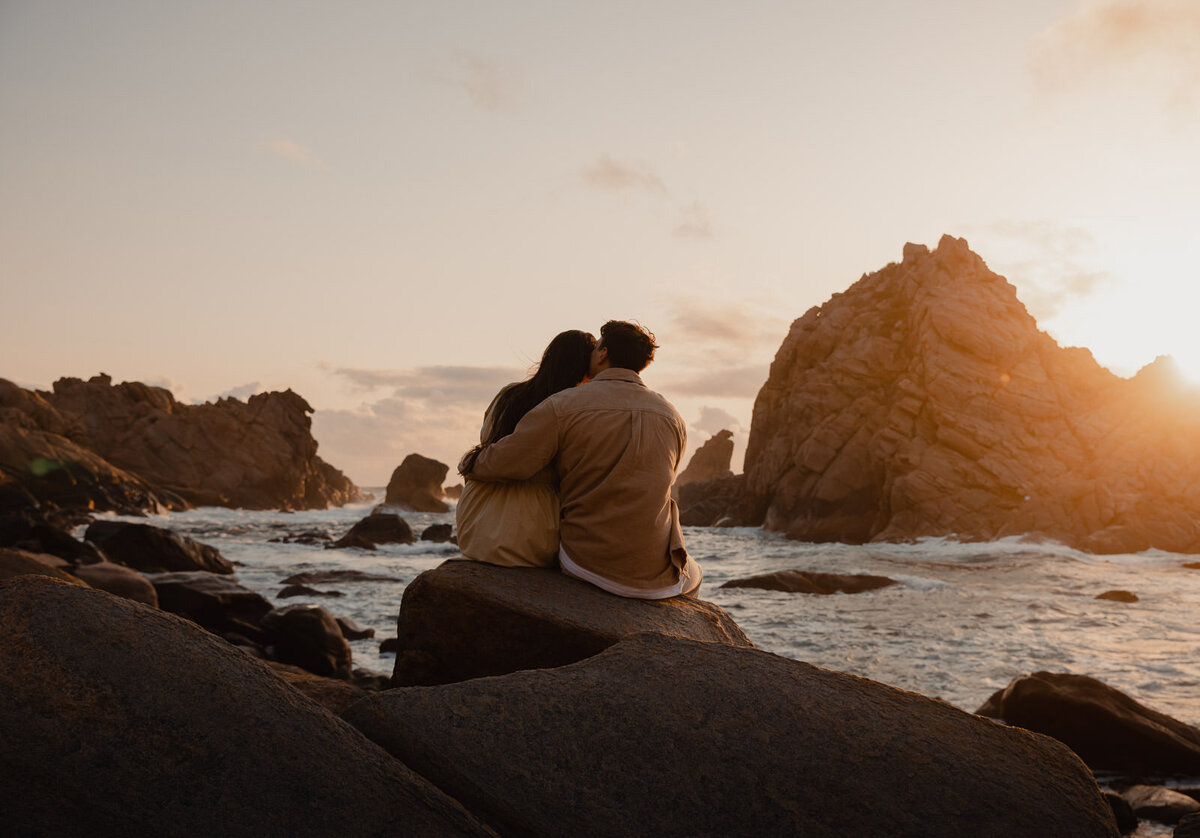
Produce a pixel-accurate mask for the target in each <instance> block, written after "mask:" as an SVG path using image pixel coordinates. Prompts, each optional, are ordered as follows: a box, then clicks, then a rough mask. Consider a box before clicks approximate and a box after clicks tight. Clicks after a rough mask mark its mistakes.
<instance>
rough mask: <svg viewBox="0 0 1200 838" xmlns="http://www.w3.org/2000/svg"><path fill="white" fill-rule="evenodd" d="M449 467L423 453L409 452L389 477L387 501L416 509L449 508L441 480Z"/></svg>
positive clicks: (423, 510) (390, 504)
mask: <svg viewBox="0 0 1200 838" xmlns="http://www.w3.org/2000/svg"><path fill="white" fill-rule="evenodd" d="M449 471H450V467H449V466H448V465H446V464H445V463H439V462H438V461H437V460H431V459H430V458H429V457H422V456H421V455H420V454H409V455H408V456H407V457H405V458H404V462H402V463H400V465H398V466H396V470H395V471H393V472H392V479H391V480H389V481H388V485H387V495H386V498H385V500H384V503H385V504H386V505H388V506H399V507H402V508H404V509H411V510H412V511H414V512H447V511H449V509H450V505H449V504H448V503H446V500H445V497H446V493H445V492H444V491H443V490H442V484H443V483H444V482H445V481H446V474H447V472H449Z"/></svg>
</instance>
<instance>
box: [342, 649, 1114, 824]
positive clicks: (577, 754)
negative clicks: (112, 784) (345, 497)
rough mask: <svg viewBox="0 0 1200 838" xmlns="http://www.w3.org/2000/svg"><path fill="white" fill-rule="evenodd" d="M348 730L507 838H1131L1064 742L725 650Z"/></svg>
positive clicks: (376, 701) (573, 675)
mask: <svg viewBox="0 0 1200 838" xmlns="http://www.w3.org/2000/svg"><path fill="white" fill-rule="evenodd" d="M343 718H345V719H346V720H347V721H349V722H350V723H351V724H353V725H354V726H355V727H357V728H358V729H359V730H361V731H363V732H364V733H365V734H366V735H367V736H368V737H369V738H371V739H373V740H374V741H376V742H378V743H379V744H381V745H383V746H384V747H385V748H386V749H387V750H388V751H389V752H391V753H392V754H394V755H396V756H397V757H399V758H400V759H402V760H404V761H405V762H406V763H407V764H409V765H411V766H413V768H414V769H416V770H417V771H419V772H420V773H421V774H422V775H423V776H426V777H429V778H430V779H431V780H432V781H433V782H434V783H435V784H437V785H438V786H439V787H440V788H442V789H444V790H446V791H447V793H449V794H451V795H453V796H455V797H456V799H458V800H460V801H462V802H463V803H464V805H466V806H467V807H468V808H470V809H471V810H472V811H475V812H477V813H479V814H480V815H481V816H483V817H485V818H486V819H488V820H489V822H491V823H494V824H496V825H497V828H498V829H499V830H500V831H502V832H504V833H506V834H514V835H529V836H556V837H557V836H560V835H562V834H563V833H564V824H569V825H570V826H569V829H567V830H566V831H567V832H569V833H570V834H571V835H572V836H579V837H580V838H584V837H586V836H612V835H656V836H689V838H693V837H694V836H742V835H744V836H762V835H805V836H848V835H854V836H859V835H861V836H870V835H889V836H914V838H915V836H922V838H930V836H935V837H937V836H947V838H950V836H953V838H962V836H966V835H970V836H997V838H999V836H1004V838H1011V836H1017V835H1022V836H1065V835H1070V836H1072V837H1073V838H1083V837H1084V836H1115V835H1116V834H1117V832H1116V827H1115V824H1114V822H1113V816H1112V812H1111V810H1110V809H1109V806H1108V804H1107V803H1105V802H1104V800H1103V799H1102V797H1101V796H1100V792H1099V790H1098V789H1097V788H1096V784H1095V781H1094V780H1093V779H1092V776H1091V774H1090V773H1089V772H1088V770H1087V768H1086V767H1085V766H1084V765H1083V764H1082V763H1081V762H1080V761H1079V760H1078V758H1076V757H1075V755H1074V754H1072V753H1071V752H1070V751H1069V750H1068V749H1067V748H1065V747H1063V746H1062V745H1060V744H1059V743H1057V742H1054V741H1053V740H1051V739H1048V738H1046V737H1042V736H1037V735H1034V734H1031V733H1028V732H1027V731H1022V730H1019V729H1015V728H1006V727H1003V726H1001V725H997V724H994V723H992V722H989V721H987V720H985V719H980V718H978V717H976V716H971V715H970V714H967V713H963V712H961V711H959V710H957V709H955V708H953V707H951V706H950V705H948V704H944V703H942V702H939V701H934V700H932V699H928V698H924V697H923V696H919V695H916V694H915V693H906V692H902V691H900V690H896V689H894V688H891V687H887V686H884V685H882V684H876V683H873V682H871V681H867V680H864V679H860V678H856V677H853V676H850V675H844V674H841V673H837V672H830V671H828V670H823V669H818V668H816V667H813V666H810V665H808V664H804V663H800V662H798V661H793V660H788V659H786V658H782V657H779V656H776V655H771V654H768V653H766V652H761V651H759V650H757V649H751V648H745V647H734V646H729V645H726V644H722V643H700V642H696V641H692V640H686V639H682V638H678V637H668V636H665V635H661V634H643V635H638V636H636V637H632V638H627V639H625V640H623V641H621V642H619V643H617V644H616V645H614V646H612V647H611V648H609V649H608V650H606V651H604V652H602V653H600V654H599V655H596V656H595V657H593V658H590V659H588V660H585V661H581V662H579V663H577V664H574V665H571V666H565V667H562V668H560V669H552V670H539V671H529V672H516V673H513V674H510V675H506V676H503V677H498V678H481V679H476V680H472V681H465V682H462V683H457V684H451V685H443V686H438V687H426V688H410V689H393V690H389V691H387V692H385V693H380V694H378V695H374V696H368V697H367V698H365V699H363V700H362V701H360V702H359V703H357V704H355V705H354V706H352V707H351V708H350V709H349V710H347V711H346V712H345V713H344V714H343ZM497 755H503V756H502V757H501V758H498V757H497Z"/></svg>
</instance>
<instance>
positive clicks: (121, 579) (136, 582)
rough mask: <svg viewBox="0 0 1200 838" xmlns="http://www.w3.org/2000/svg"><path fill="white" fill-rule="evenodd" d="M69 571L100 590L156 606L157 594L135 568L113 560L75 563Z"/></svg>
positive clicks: (147, 580)
mask: <svg viewBox="0 0 1200 838" xmlns="http://www.w3.org/2000/svg"><path fill="white" fill-rule="evenodd" d="M71 573H73V574H74V575H75V576H78V577H79V578H80V579H82V580H83V581H84V582H87V583H88V584H89V585H91V586H92V587H93V588H96V589H97V590H100V591H108V592H109V593H110V594H115V595H117V596H123V597H125V598H126V599H132V600H134V601H135V602H144V603H145V604H146V605H153V606H154V607H156V608H157V607H158V594H157V593H155V591H154V586H153V585H152V584H150V580H149V579H147V578H146V577H145V576H142V574H140V573H138V572H137V571H135V570H130V569H129V568H127V567H125V566H124V565H119V564H114V563H113V562H96V563H95V564H81V565H75V566H74V567H72V568H71Z"/></svg>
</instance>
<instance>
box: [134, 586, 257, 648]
mask: <svg viewBox="0 0 1200 838" xmlns="http://www.w3.org/2000/svg"><path fill="white" fill-rule="evenodd" d="M146 578H147V579H148V580H149V581H150V584H152V585H153V586H154V591H155V593H156V594H157V595H158V606H159V608H161V609H163V610H164V611H170V612H171V613H172V614H178V615H179V616H181V617H186V618H187V619H189V620H191V621H192V622H194V623H196V624H198V625H200V626H202V627H203V628H206V629H208V630H209V631H211V632H212V633H213V634H218V635H225V634H226V633H229V632H235V633H237V634H240V635H243V636H245V637H248V638H250V639H251V640H253V641H254V642H256V643H262V642H264V640H265V635H264V634H263V631H262V628H261V626H260V622H261V621H262V618H263V616H265V615H266V614H267V612H269V611H270V610H271V608H272V606H271V603H270V602H268V601H267V600H266V599H265V598H264V597H262V596H261V595H259V594H256V593H255V592H254V591H252V590H250V589H249V588H246V587H244V586H242V585H241V584H239V583H238V581H237V580H236V579H233V578H231V577H229V576H218V575H217V574H214V573H208V572H206V571H203V570H193V571H189V572H181V573H148V574H146Z"/></svg>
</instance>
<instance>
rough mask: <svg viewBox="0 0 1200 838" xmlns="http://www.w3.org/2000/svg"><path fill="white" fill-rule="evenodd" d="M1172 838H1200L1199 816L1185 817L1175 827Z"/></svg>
mask: <svg viewBox="0 0 1200 838" xmlns="http://www.w3.org/2000/svg"><path fill="white" fill-rule="evenodd" d="M1172 838H1200V815H1187V816H1186V817H1184V818H1183V820H1181V821H1180V822H1179V825H1178V826H1177V827H1175V832H1174V835H1173V836H1172Z"/></svg>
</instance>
